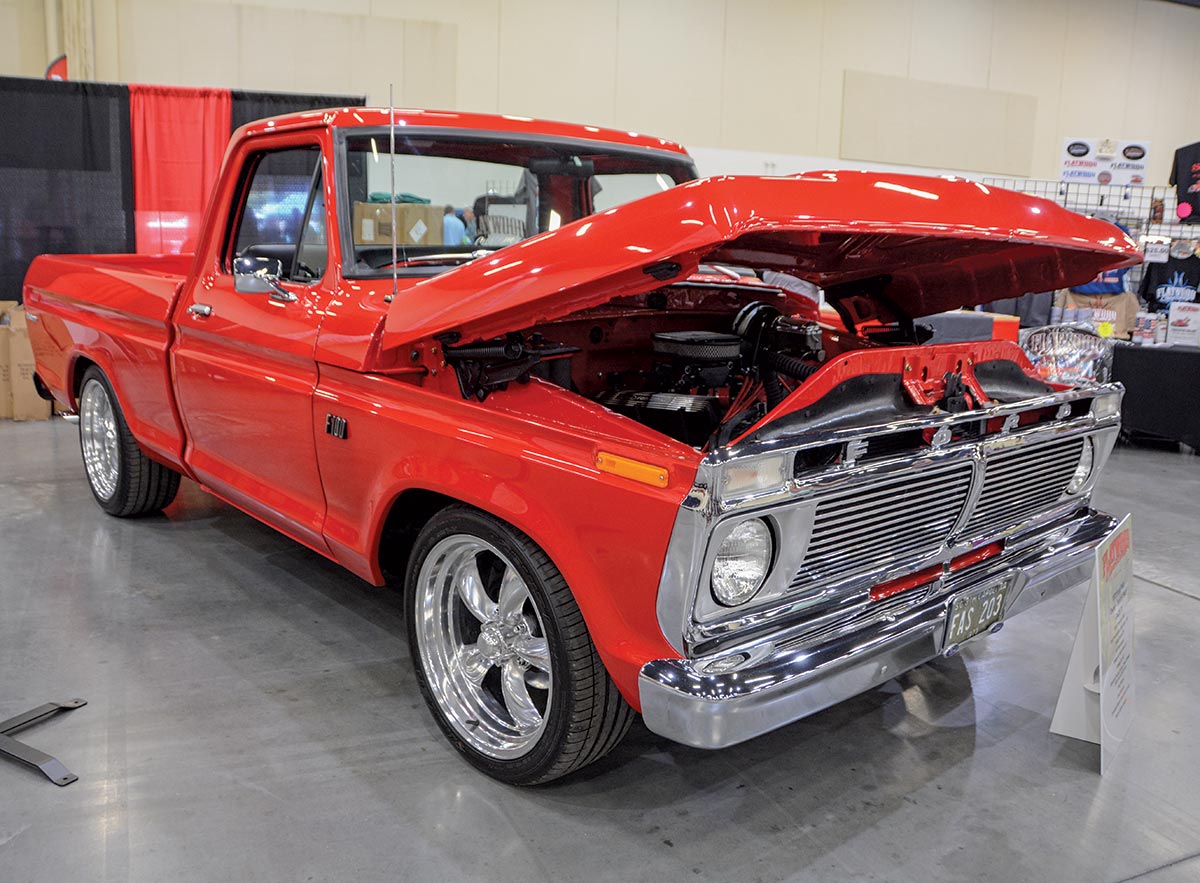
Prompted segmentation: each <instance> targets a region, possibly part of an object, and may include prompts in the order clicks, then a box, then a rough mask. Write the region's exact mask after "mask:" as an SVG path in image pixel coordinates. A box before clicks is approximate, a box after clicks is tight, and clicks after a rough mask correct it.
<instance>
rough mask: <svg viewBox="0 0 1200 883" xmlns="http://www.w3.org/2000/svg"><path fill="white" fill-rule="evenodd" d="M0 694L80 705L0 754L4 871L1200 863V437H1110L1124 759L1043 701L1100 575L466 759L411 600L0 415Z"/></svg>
mask: <svg viewBox="0 0 1200 883" xmlns="http://www.w3.org/2000/svg"><path fill="white" fill-rule="evenodd" d="M0 451H2V452H3V456H2V457H0V530H2V534H0V664H2V667H3V672H4V677H3V679H0V718H4V717H7V716H9V715H12V714H16V713H18V712H20V711H23V710H25V709H26V708H29V707H32V706H33V705H36V704H40V703H41V702H44V701H47V700H49V699H66V698H71V697H74V696H82V697H85V698H86V699H88V701H89V705H88V706H87V707H86V708H83V709H80V710H79V711H75V712H72V713H71V714H69V715H62V716H60V717H59V718H56V719H55V720H52V721H49V722H47V723H45V724H42V725H39V727H38V728H37V729H36V730H32V731H30V734H29V741H30V742H31V743H34V744H36V745H37V746H38V747H40V748H42V749H43V750H46V751H49V752H51V753H53V754H56V755H58V756H59V757H61V758H62V759H63V760H64V761H65V762H66V763H67V765H68V766H69V768H70V769H71V770H72V771H74V772H76V773H77V774H78V775H79V777H80V780H79V781H78V782H77V783H76V784H74V785H71V786H69V787H67V788H64V789H59V788H56V787H54V786H53V785H51V784H49V783H48V782H46V781H45V780H43V779H40V778H39V777H38V776H37V775H36V774H35V773H33V772H31V771H28V770H26V769H24V768H21V767H17V766H15V765H12V764H0V794H2V795H3V798H4V799H3V800H0V868H3V872H2V873H0V878H3V879H5V880H13V881H17V880H22V881H24V880H38V881H41V880H44V881H62V880H100V879H103V880H125V879H133V880H146V881H161V880H223V879H228V880H245V879H250V878H253V879H261V880H305V879H314V880H338V879H362V880H373V879H389V880H395V879H404V880H427V879H443V880H448V881H450V880H466V879H474V878H486V879H488V880H491V881H497V880H510V879H511V880H516V879H520V880H530V881H540V880H547V881H549V880H553V881H571V880H580V881H590V880H597V879H612V880H624V881H632V880H653V881H656V883H658V881H663V880H683V879H687V880H712V881H727V880H735V879H736V880H780V879H789V880H840V879H846V880H849V879H854V880H863V879H881V880H913V879H921V880H963V879H968V878H969V879H979V880H997V881H1001V880H1003V881H1014V880H1104V881H1115V880H1122V879H1126V878H1129V877H1132V876H1134V875H1138V874H1143V873H1145V872H1147V871H1152V870H1154V869H1159V870H1156V871H1154V873H1151V874H1149V876H1146V877H1141V878H1139V879H1146V880H1153V881H1168V880H1196V879H1200V858H1197V857H1196V856H1197V854H1200V787H1197V784H1198V783H1200V736H1198V735H1197V734H1200V701H1197V698H1198V697H1197V687H1196V679H1195V670H1196V665H1197V663H1200V578H1198V577H1197V574H1198V573H1200V543H1197V542H1196V540H1197V534H1198V532H1200V502H1198V501H1200V460H1198V459H1196V458H1195V457H1192V456H1187V455H1182V454H1173V453H1165V452H1161V451H1145V450H1135V449H1119V450H1118V451H1117V452H1116V454H1115V455H1114V458H1113V461H1112V463H1111V467H1110V469H1109V471H1108V474H1107V476H1106V478H1105V479H1104V483H1103V485H1102V489H1101V492H1100V494H1099V503H1100V504H1101V505H1102V506H1103V507H1104V508H1107V509H1108V510H1109V511H1112V512H1118V513H1119V512H1124V511H1133V512H1134V534H1135V551H1136V555H1137V566H1136V572H1137V574H1138V577H1139V579H1138V581H1137V583H1136V593H1137V595H1136V605H1137V606H1136V611H1137V634H1138V645H1137V660H1136V662H1137V691H1138V695H1137V705H1138V721H1137V723H1136V725H1135V729H1134V731H1133V733H1132V736H1131V739H1130V741H1129V744H1128V745H1127V746H1126V747H1125V750H1124V751H1123V753H1122V755H1121V757H1120V762H1119V764H1118V765H1117V769H1116V770H1115V771H1114V772H1113V773H1112V774H1111V775H1110V776H1107V777H1106V778H1104V779H1103V780H1101V779H1100V778H1099V776H1098V775H1097V772H1096V770H1097V768H1098V752H1097V750H1096V749H1095V748H1094V747H1092V746H1089V745H1086V744H1082V743H1077V742H1073V741H1070V740H1067V739H1063V738H1060V737H1057V736H1053V735H1051V734H1050V733H1049V732H1048V726H1049V722H1050V716H1051V714H1052V712H1053V709H1054V702H1055V698H1056V697H1057V694H1058V688H1059V685H1060V682H1061V679H1062V675H1063V672H1064V670H1065V667H1066V662H1067V657H1068V654H1069V652H1070V647H1071V640H1072V636H1073V635H1074V633H1075V629H1076V626H1077V624H1078V620H1079V614H1080V610H1081V608H1082V599H1083V594H1082V592H1083V590H1082V588H1080V589H1077V590H1074V591H1072V592H1069V593H1067V594H1064V595H1062V596H1060V597H1059V598H1057V599H1055V600H1053V601H1051V602H1048V603H1047V604H1044V605H1042V606H1041V607H1039V608H1037V609H1036V610H1035V611H1034V612H1031V613H1028V614H1025V615H1023V616H1021V617H1018V618H1016V619H1014V620H1013V621H1012V622H1010V623H1009V625H1008V627H1007V628H1006V629H1005V630H1004V631H1003V632H1001V633H1000V634H998V635H996V636H994V637H992V638H989V639H987V640H986V641H983V642H979V643H976V644H975V645H973V646H972V647H970V648H969V649H968V650H967V651H966V652H965V653H964V654H963V656H961V657H958V658H955V659H953V660H947V661H942V662H938V663H936V664H934V665H930V666H927V667H925V668H922V669H919V670H918V671H916V672H913V673H911V674H909V675H907V676H905V677H903V678H901V679H899V680H897V681H893V682H891V683H889V684H887V685H885V686H884V687H883V688H882V689H879V690H875V691H872V692H870V693H867V694H864V695H862V696H859V697H857V698H856V699H853V700H851V701H849V702H846V703H843V704H842V705H839V706H837V707H835V708H832V709H830V710H828V711H826V712H824V713H822V714H819V715H817V716H815V717H813V718H810V719H808V720H804V721H801V722H799V723H797V724H794V725H792V726H790V727H787V728H785V729H783V730H780V731H778V732H776V733H773V734H770V735H768V736H764V737H762V738H760V739H757V740H755V741H753V742H750V743H748V744H745V745H742V746H739V747H736V748H733V749H729V750H726V751H721V752H715V753H708V752H702V751H695V750H690V749H686V748H682V747H679V746H677V745H674V744H671V743H668V742H666V741H664V740H662V739H659V738H658V737H656V736H654V735H652V734H650V733H649V732H647V731H646V730H645V729H644V728H641V727H640V726H637V727H635V729H634V730H633V732H632V733H631V734H630V736H629V738H628V739H627V740H626V742H625V743H624V744H623V745H622V746H621V747H620V748H619V749H618V750H617V752H616V753H615V754H614V755H612V756H611V757H610V758H609V759H608V760H607V761H605V762H603V763H602V764H601V765H599V766H597V767H594V768H592V769H590V770H589V771H587V772H586V773H585V774H584V775H583V776H580V777H578V778H575V779H573V780H571V781H568V782H566V783H562V784H557V785H552V786H549V787H544V788H540V789H537V790H529V791H519V790H514V789H511V788H506V787H503V786H500V785H498V784H495V783H493V782H491V781H489V780H487V779H485V778H483V777H481V776H480V775H478V774H477V773H475V772H474V771H473V770H472V769H470V768H469V767H467V766H466V765H465V764H463V763H461V762H460V761H459V760H458V758H457V757H456V756H455V755H454V754H453V752H452V751H451V750H450V748H449V747H448V746H447V745H446V744H445V743H444V742H443V740H442V739H441V737H440V735H439V733H438V732H437V730H436V728H435V726H434V725H433V723H432V722H431V720H430V719H429V717H428V716H427V714H426V712H425V709H424V706H423V705H422V703H421V699H420V696H419V695H418V692H417V689H416V686H415V684H414V681H413V678H412V675H411V673H410V671H409V666H408V660H407V649H406V647H405V638H404V629H403V623H402V621H401V607H400V603H399V600H398V597H397V596H396V595H395V594H394V593H389V592H386V591H382V590H374V589H370V588H369V587H367V586H365V585H364V584H363V583H361V582H359V581H358V580H357V579H356V578H354V577H353V576H350V575H349V574H347V573H345V572H343V571H341V570H339V569H338V568H336V567H335V566H333V565H331V564H329V563H328V562H326V561H324V560H323V559H321V558H319V557H318V556H316V555H314V554H312V553H309V552H307V551H305V550H304V549H302V548H300V547H299V546H297V545H295V544H294V543H292V542H290V541H288V540H286V539H284V538H283V537H281V536H279V535H278V534H276V533H274V532H272V531H271V530H269V529H267V528H265V527H262V526H260V525H259V524H257V523H256V522H254V521H252V520H251V519H250V518H248V517H246V516H244V515H242V514H240V513H238V512H236V511H234V510H232V509H230V508H229V507H227V506H224V505H222V504H220V503H217V502H215V501H214V500H212V499H211V498H209V497H207V496H206V495H204V494H203V493H202V492H200V491H199V490H198V489H197V488H196V487H195V486H194V485H191V484H189V483H185V487H184V490H183V492H182V494H181V497H180V500H179V501H178V503H176V504H175V505H174V506H173V507H172V508H171V510H170V512H169V515H168V516H167V517H162V518H155V519H149V520H144V521H138V522H134V521H118V520H115V519H112V518H109V517H107V516H105V515H104V514H102V513H101V512H100V510H99V509H98V508H97V507H96V506H95V505H94V503H93V501H92V499H91V497H90V495H89V493H88V490H87V487H86V485H85V484H84V480H83V473H82V467H81V464H80V460H79V454H78V447H77V439H76V434H75V428H74V427H72V426H70V425H68V424H66V423H64V422H62V421H57V420H56V421H54V422H53V423H41V424H18V425H14V424H11V423H0Z"/></svg>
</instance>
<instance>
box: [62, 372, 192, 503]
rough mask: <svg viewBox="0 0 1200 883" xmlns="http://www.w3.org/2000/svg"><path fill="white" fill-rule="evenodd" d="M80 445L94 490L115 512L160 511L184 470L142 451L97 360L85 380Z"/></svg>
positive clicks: (80, 398) (172, 495) (170, 498)
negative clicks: (170, 466)
mask: <svg viewBox="0 0 1200 883" xmlns="http://www.w3.org/2000/svg"><path fill="white" fill-rule="evenodd" d="M79 448H80V450H81V451H82V452H83V466H84V469H85V470H86V471H87V478H88V485H89V486H90V487H91V489H92V496H94V497H95V498H96V502H97V503H99V504H100V507H101V508H102V509H103V510H104V511H105V512H107V513H108V514H109V515H116V516H117V517H120V518H126V517H131V516H135V515H145V514H146V513H148V512H157V511H159V510H160V509H162V508H163V507H165V506H167V505H169V504H170V503H171V501H172V500H173V499H175V494H176V493H177V492H178V491H179V473H178V472H175V471H174V470H173V469H168V468H167V467H166V466H163V465H162V464H161V463H156V462H154V461H153V460H151V459H150V458H149V457H147V456H146V455H145V454H144V453H142V449H141V448H140V447H139V446H138V443H137V439H135V438H134V437H133V433H131V432H130V431H129V426H128V425H127V424H126V423H125V416H124V415H123V414H122V413H121V406H120V405H118V404H117V397H116V396H115V395H113V391H112V386H111V384H109V382H108V378H107V377H105V376H104V372H103V371H101V370H100V369H99V368H97V367H96V366H94V365H93V366H92V367H90V368H88V369H87V371H86V372H84V375H83V382H82V383H81V384H80V386H79Z"/></svg>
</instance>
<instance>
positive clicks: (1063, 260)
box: [383, 172, 1141, 364]
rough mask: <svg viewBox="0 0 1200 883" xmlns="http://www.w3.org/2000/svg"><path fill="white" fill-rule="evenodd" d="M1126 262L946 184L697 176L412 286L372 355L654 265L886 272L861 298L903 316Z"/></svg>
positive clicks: (496, 329)
mask: <svg viewBox="0 0 1200 883" xmlns="http://www.w3.org/2000/svg"><path fill="white" fill-rule="evenodd" d="M918 188H922V189H918ZM914 194H920V195H919V196H915V195H914ZM985 218H986V219H987V222H988V223H987V224H986V225H985V224H983V223H981V220H982V219H985ZM1140 260H1141V257H1140V252H1139V251H1138V249H1137V245H1136V244H1135V243H1134V242H1133V241H1132V240H1130V239H1129V238H1128V237H1127V236H1126V235H1125V234H1124V233H1122V232H1121V231H1120V230H1119V229H1118V228H1117V227H1115V226H1113V225H1112V224H1109V223H1106V222H1104V221H1098V220H1094V219H1085V218H1082V217H1080V216H1079V215H1077V214H1076V213H1074V212H1069V211H1067V210H1066V209H1064V208H1062V207H1061V206H1058V205H1055V204H1054V203H1052V202H1048V201H1046V200H1043V199H1037V198H1034V197H1028V196H1024V195H1022V194H1018V193H1013V192H1011V191H1007V190H989V189H988V188H984V187H982V185H978V184H975V183H974V182H970V181H964V180H960V179H944V178H921V177H917V176H914V175H894V174H890V173H888V174H885V173H872V172H841V173H837V174H834V173H824V174H818V175H814V176H803V177H798V178H749V177H727V178H706V179H702V180H699V181H692V182H690V183H687V184H681V185H679V186H677V187H673V188H671V189H670V190H665V191H663V192H661V193H656V194H653V195H652V196H647V197H645V198H643V199H640V200H637V201H636V202H632V203H628V204H626V205H622V206H618V207H616V208H613V209H609V210H607V211H604V212H601V213H599V214H597V215H592V216H589V217H586V218H584V219H582V220H579V221H576V222H574V223H572V224H568V225H565V226H563V227H561V228H559V229H558V230H555V231H553V232H549V233H543V234H542V235H540V236H535V237H533V238H531V239H527V240H525V241H523V242H520V243H518V244H516V245H514V246H510V247H509V248H506V249H503V250H501V251H499V252H497V253H496V254H494V255H492V256H491V257H489V258H487V259H486V260H478V261H474V262H472V263H470V264H466V265H464V266H462V267H459V268H457V269H455V270H452V271H450V272H448V273H444V274H442V275H440V276H436V277H434V278H432V279H427V280H424V281H422V282H420V283H419V284H417V285H415V286H413V287H412V288H411V289H409V291H408V292H406V293H405V294H402V295H401V296H399V297H397V298H396V300H395V302H394V303H393V304H392V306H391V309H390V311H389V313H388V319H387V325H386V331H385V335H384V339H383V350H384V357H385V359H386V358H387V356H388V355H389V351H390V352H391V354H392V355H393V356H394V355H395V353H396V352H402V351H403V350H404V349H405V348H406V347H408V346H410V345H411V344H413V343H415V342H417V341H420V340H422V339H427V338H429V337H430V336H432V335H434V334H436V333H438V332H442V331H447V330H450V329H454V330H457V331H460V332H462V334H463V336H464V338H465V339H468V340H471V339H475V338H485V339H486V338H489V337H492V336H495V335H498V334H502V333H504V332H506V331H511V330H513V329H514V328H521V327H526V326H530V325H534V324H537V323H539V322H542V321H545V320H547V319H553V318H557V317H559V316H563V315H566V314H568V313H571V312H574V311H576V310H579V309H583V308H585V307H589V306H594V305H596V304H599V303H603V302H605V301H607V300H610V299H611V298H613V297H614V296H618V295H622V294H635V293H639V292H642V291H646V290H649V289H651V288H653V287H655V286H657V285H658V284H660V283H659V282H658V281H657V280H656V279H654V278H653V277H651V276H649V275H647V273H646V272H645V271H646V268H647V267H650V266H652V265H656V264H660V263H662V262H664V261H674V262H675V263H677V264H679V265H680V266H681V268H682V269H681V272H680V273H679V274H678V275H677V276H676V278H677V279H679V280H681V279H683V278H684V277H685V276H686V275H688V274H689V273H692V272H694V271H695V269H696V267H697V265H698V264H699V263H700V262H701V261H716V262H722V263H730V264H733V265H736V266H744V267H752V268H756V269H761V268H767V269H775V270H781V271H785V272H789V273H792V274H794V275H796V276H798V277H800V278H803V279H806V280H808V281H810V282H813V283H815V284H817V285H819V286H821V287H822V288H826V289H833V290H834V291H837V290H838V286H847V285H850V284H852V283H854V282H855V281H856V280H863V279H867V278H869V277H876V276H878V275H879V274H881V273H887V274H888V281H887V283H886V285H885V287H884V288H883V289H882V290H879V291H877V292H874V293H875V294H878V295H882V296H884V297H885V298H886V300H887V302H890V303H892V304H895V305H896V306H898V307H899V308H900V309H902V310H903V311H904V312H905V313H907V314H908V315H909V316H914V317H916V316H926V315H929V314H931V313H937V312H942V311H944V310H950V309H956V308H958V307H963V306H973V305H975V304H979V303H985V302H987V301H990V300H995V299H996V298H998V297H1012V296H1016V295H1020V294H1024V293H1026V292H1029V291H1048V290H1051V289H1054V288H1058V287H1061V286H1065V285H1071V284H1074V283H1077V282H1082V281H1086V280H1088V279H1091V278H1093V277H1094V276H1095V275H1096V273H1097V272H1099V270H1100V268H1103V267H1110V266H1114V265H1116V266H1127V265H1130V264H1134V263H1138V262H1139V261H1140ZM867 293H868V290H867V289H865V288H863V289H861V290H859V291H850V292H846V293H844V294H833V293H831V292H827V296H828V297H833V298H835V299H840V298H842V297H845V298H847V299H853V298H854V297H862V296H866V295H867ZM800 300H803V299H802V298H797V301H800ZM384 364H388V363H387V362H386V361H385V362H384Z"/></svg>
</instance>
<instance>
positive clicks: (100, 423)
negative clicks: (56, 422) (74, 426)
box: [79, 378, 121, 501]
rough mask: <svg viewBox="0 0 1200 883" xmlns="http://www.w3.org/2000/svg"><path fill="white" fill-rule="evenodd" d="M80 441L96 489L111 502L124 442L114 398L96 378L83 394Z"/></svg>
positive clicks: (81, 396)
mask: <svg viewBox="0 0 1200 883" xmlns="http://www.w3.org/2000/svg"><path fill="white" fill-rule="evenodd" d="M79 438H80V441H81V442H82V447H83V465H84V468H86V469H87V474H88V480H89V481H91V483H92V489H93V490H95V492H96V496H97V497H99V498H100V499H101V500H105V501H107V500H111V499H112V496H113V494H115V493H116V492H117V480H118V478H119V477H120V471H121V449H120V444H121V442H120V439H119V437H118V435H117V415H116V412H115V410H114V408H113V403H112V399H111V398H109V395H108V390H107V389H105V388H104V384H103V383H101V382H100V381H99V380H96V379H95V378H92V379H91V380H89V381H87V383H85V384H84V385H83V391H82V392H81V393H80V395H79Z"/></svg>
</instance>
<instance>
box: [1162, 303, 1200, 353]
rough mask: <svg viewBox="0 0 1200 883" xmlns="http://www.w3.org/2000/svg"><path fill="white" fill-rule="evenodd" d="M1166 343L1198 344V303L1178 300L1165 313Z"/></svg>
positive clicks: (1199, 312)
mask: <svg viewBox="0 0 1200 883" xmlns="http://www.w3.org/2000/svg"><path fill="white" fill-rule="evenodd" d="M1167 343H1169V344H1172V345H1174V346H1200V304H1193V303H1186V302H1183V301H1179V302H1176V303H1173V304H1171V311H1170V312H1169V313H1168V314H1167Z"/></svg>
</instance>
